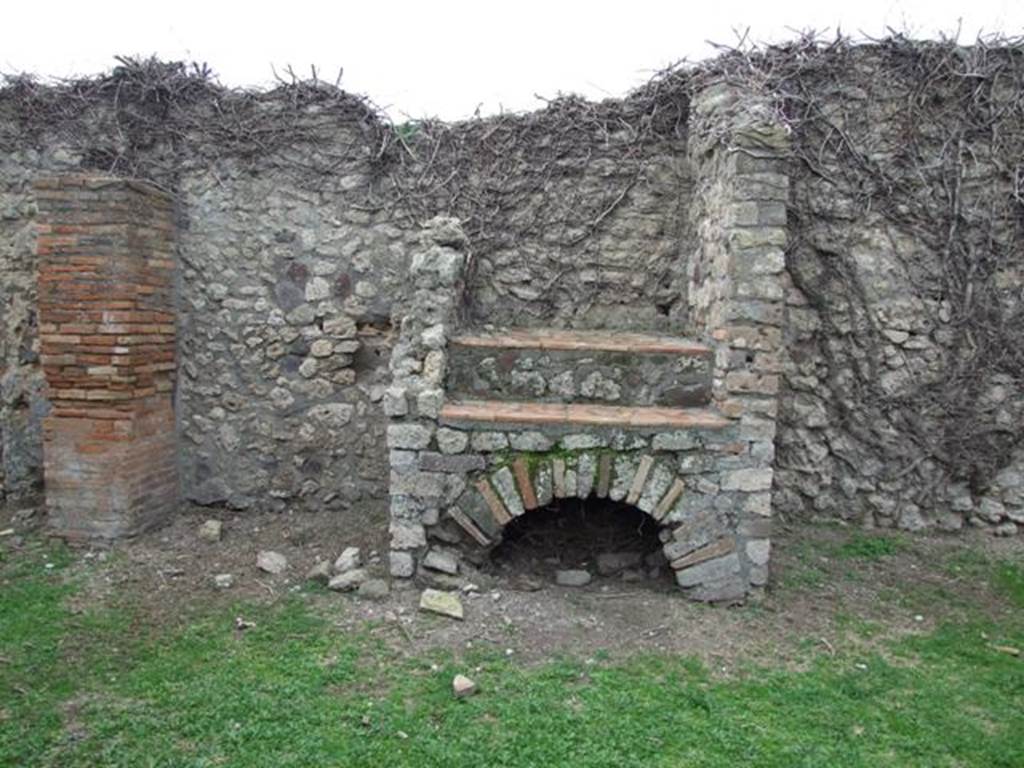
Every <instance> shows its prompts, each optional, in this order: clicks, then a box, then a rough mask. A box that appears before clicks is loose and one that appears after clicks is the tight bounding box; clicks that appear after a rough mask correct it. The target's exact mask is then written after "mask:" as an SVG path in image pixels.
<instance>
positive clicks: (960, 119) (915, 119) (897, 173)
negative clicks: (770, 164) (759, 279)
mask: <svg viewBox="0 0 1024 768" xmlns="http://www.w3.org/2000/svg"><path fill="white" fill-rule="evenodd" d="M1020 62H1021V57H1020V55H1019V51H1018V52H1017V54H1016V56H1015V55H1014V53H1013V51H1012V50H997V49H993V50H986V49H984V48H976V49H969V48H961V49H944V48H941V47H937V48H934V49H928V48H922V49H914V50H913V51H909V50H907V49H902V50H901V49H898V48H890V47H888V46H879V47H865V48H852V49H849V50H846V51H842V52H840V53H838V54H837V55H836V56H835V57H834V60H833V61H832V62H831V66H829V67H827V68H826V67H825V66H824V65H820V63H819V66H818V67H814V66H811V67H807V69H806V71H805V72H804V73H802V74H800V75H799V76H798V77H794V78H793V79H792V80H790V81H788V82H787V83H786V88H787V90H788V91H789V92H790V93H793V92H797V91H798V92H802V93H806V94H811V95H812V96H811V98H810V99H804V100H803V101H804V104H803V105H800V104H796V103H793V102H789V103H787V102H785V101H784V100H781V101H780V106H779V108H780V109H783V110H787V111H788V116H789V117H791V118H792V119H794V120H795V121H798V124H799V129H798V130H797V132H796V133H795V136H794V141H795V143H796V152H795V157H794V158H793V160H792V161H791V163H790V164H789V166H788V170H789V173H790V175H791V188H792V192H791V196H790V200H789V207H790V211H791V222H790V228H789V243H790V244H789V249H788V253H787V268H788V269H787V279H788V287H787V304H788V308H787V321H786V324H785V334H784V349H785V351H786V353H787V360H786V366H785V370H784V377H783V394H782V398H781V404H782V411H781V414H780V420H779V425H780V434H779V437H778V440H777V449H778V458H777V461H776V506H777V509H778V510H779V511H781V512H783V513H786V514H790V515H799V516H805V517H821V518H826V519H827V518H835V517H838V518H842V519H846V520H850V521H854V522H857V523H859V524H863V525H867V526H882V527H890V526H898V527H901V528H905V529H911V530H913V529H918V528H922V527H931V526H937V527H940V528H942V529H947V530H955V529H958V528H960V527H961V526H962V525H963V524H964V522H965V521H966V522H974V523H977V524H980V525H983V526H992V527H993V529H994V530H998V531H999V532H1001V533H1012V532H1015V530H1016V529H1015V527H1014V525H1012V524H1008V523H1009V521H1010V517H1011V514H1010V512H1009V511H1008V509H1009V508H1007V507H1004V499H1006V498H1017V496H1018V495H1019V481H1020V473H1019V464H1020V458H1019V457H1020V453H1021V452H1020V449H1019V448H1018V449H1017V451H1016V454H1015V455H1016V456H1017V457H1018V458H1017V459H1016V462H1013V461H1011V457H1012V456H1013V455H1014V445H1015V444H1016V445H1018V446H1019V445H1020V440H1021V434H1022V433H1021V425H1022V424H1024V380H1022V377H1021V372H1022V370H1024V367H1022V366H1021V362H1022V360H1024V357H1022V356H1021V354H1020V351H1019V349H1020V348H1019V344H1018V343H1017V341H1016V339H1019V337H1020V332H1021V330H1022V329H1024V323H1022V317H1024V315H1022V307H1024V303H1022V294H1021V286H1022V284H1024V262H1022V259H1021V253H1024V232H1022V226H1021V225H1022V222H1024V206H1022V201H1021V197H1020V179H1021V176H1020V173H1021V166H1020V157H1021V156H1022V155H1021V153H1022V152H1024V130H1022V124H1021V117H1022V112H1021V107H1020V104H1019V101H1020V99H1019V96H1020V87H1021V82H1022V71H1021V66H1020ZM958 72H973V73H974V76H973V79H969V81H968V79H965V78H963V77H960V76H959V75H957V74H955V73H958ZM811 99H813V102H812V101H811ZM807 104H811V105H812V106H811V107H809V108H808V107H807V106H806V105H807ZM808 110H810V113H808ZM1008 463H1009V464H1010V467H1007V464H1008ZM1014 465H1016V466H1017V467H1018V469H1013V468H1012V467H1013V466H1014ZM1013 486H1016V487H1017V489H1018V490H1016V491H1013V490H1008V488H1009V487H1013ZM1018 503H1019V500H1018ZM1012 516H1015V517H1017V518H1018V519H1019V512H1013V513H1012Z"/></svg>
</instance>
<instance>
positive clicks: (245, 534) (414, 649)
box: [0, 508, 1024, 674]
mask: <svg viewBox="0 0 1024 768" xmlns="http://www.w3.org/2000/svg"><path fill="white" fill-rule="evenodd" d="M380 514H381V512H380V510H372V509H368V510H367V515H368V516H372V517H376V516H378V515H380ZM345 517H346V520H351V515H346V516H345ZM36 518H38V515H37V516H36ZM209 518H218V519H221V520H222V522H223V523H224V536H223V539H222V540H221V541H219V542H213V543H211V542H206V541H203V540H201V539H200V537H199V535H198V529H199V526H200V525H201V524H202V522H203V521H204V520H206V519H209ZM3 519H4V521H5V522H4V523H3V524H0V528H5V527H7V526H8V525H9V524H10V521H11V518H10V517H9V516H5V517H4V518H3ZM18 525H19V526H20V529H19V533H18V535H16V536H8V537H6V538H5V539H4V540H2V543H0V546H3V547H6V548H10V549H18V548H21V547H27V546H31V545H32V542H33V541H35V542H37V541H38V540H39V537H40V536H41V535H42V534H41V533H40V532H38V531H37V532H35V533H33V532H31V531H29V532H26V531H24V530H21V529H22V528H24V527H25V525H24V522H23V521H22V522H21V523H18ZM376 528H377V526H366V527H365V528H363V530H364V531H365V530H367V529H376ZM383 544H384V542H383V540H382V537H367V536H366V535H365V533H364V534H362V535H360V534H359V533H354V532H353V531H352V530H351V524H350V523H343V522H342V521H340V520H339V519H338V518H337V517H333V518H332V516H331V515H329V514H326V513H317V514H312V513H296V514H253V513H232V512H227V511H223V510H209V509H198V508H194V509H189V510H186V511H183V512H182V513H181V514H179V515H178V516H177V517H176V518H175V519H174V520H173V521H172V522H171V523H170V524H169V525H168V526H166V527H164V528H162V529H160V530H157V531H154V532H151V533H149V534H146V535H144V536H141V537H139V538H137V539H135V540H133V541H130V542H120V543H117V544H115V545H113V546H111V547H110V548H106V549H99V548H91V549H90V548H82V549H76V550H75V551H74V560H75V562H74V564H73V565H72V566H71V567H70V568H69V569H68V574H69V578H72V579H76V580H78V582H79V583H81V584H83V585H84V586H83V588H82V589H81V590H79V591H78V593H77V594H76V595H75V596H74V597H73V598H72V600H71V603H70V606H69V607H70V608H71V610H72V611H73V612H79V611H85V610H88V609H90V608H95V607H98V606H104V605H108V606H117V607H126V608H130V609H131V610H133V611H134V612H135V613H136V615H137V617H138V618H137V624H138V628H139V630H140V631H143V632H144V631H158V630H159V631H165V630H166V629H168V628H173V627H175V626H178V625H184V624H186V623H188V622H189V621H190V620H191V619H192V618H193V617H196V616H199V615H202V614H204V613H208V612H209V611H210V610H211V609H216V608H217V607H224V606H228V605H232V606H238V607H239V610H241V611H244V609H245V606H246V605H248V604H253V603H255V604H260V605H266V604H269V603H272V602H274V601H277V600H281V599H282V598H285V597H288V596H299V597H301V598H302V599H304V600H307V601H309V603H310V604H311V605H312V606H313V607H314V609H315V610H316V611H317V612H318V613H320V614H321V615H322V616H324V617H325V619H326V620H327V621H328V622H329V623H331V624H332V625H334V626H335V627H337V628H338V629H339V630H340V631H346V632H370V633H372V634H373V635H374V636H376V637H378V638H379V640H380V641H381V642H382V643H384V644H386V645H387V646H389V647H391V648H393V649H395V650H397V651H399V652H402V653H408V654H420V653H429V652H431V651H436V650H437V649H446V650H449V651H451V652H454V653H455V654H456V655H462V654H463V653H465V652H467V651H471V650H479V649H481V648H491V649H496V650H498V651H499V652H502V653H507V654H508V655H510V656H512V657H514V658H517V659H521V660H524V661H526V662H535V661H542V660H547V659H551V658H553V657H558V656H573V657H584V658H587V657H594V656H608V657H619V656H624V655H626V654H632V653H637V652H672V653H682V654H688V655H693V656H696V657H698V658H700V659H701V660H703V661H704V662H705V663H707V664H708V666H709V668H710V669H712V670H713V671H714V672H716V673H719V674H732V673H734V672H737V671H739V670H741V669H742V667H743V666H745V665H747V664H750V663H755V664H756V663H770V664H772V665H786V666H795V667H799V666H801V665H802V664H803V663H805V661H806V660H807V659H808V658H809V657H811V656H813V655H814V653H817V652H820V651H821V650H824V651H826V652H831V653H839V652H841V651H849V650H851V649H863V650H864V651H865V652H867V651H868V650H871V649H873V648H875V647H877V646H878V645H879V644H880V643H879V641H881V640H887V639H891V638H893V637H899V636H903V635H908V634H913V633H918V632H923V631H928V630H931V629H933V628H934V627H935V626H937V625H939V624H940V623H942V622H943V621H945V620H949V619H957V618H962V617H963V616H965V615H966V614H968V613H971V614H972V615H977V614H979V613H980V615H984V616H988V617H990V618H993V619H998V618H999V617H1000V616H1002V615H1005V614H1006V613H1007V612H1009V611H1010V610H1012V608H1011V607H1010V606H1009V604H1008V603H1007V602H1005V600H1003V599H1002V598H1001V597H1000V596H999V595H998V594H997V593H996V592H995V591H993V589H992V588H991V586H990V585H989V584H988V582H987V580H986V576H987V574H989V573H990V571H991V565H992V564H994V563H996V562H998V561H1011V562H1017V563H1022V562H1024V539H1022V538H1020V537H1017V538H1009V539H997V538H993V537H991V536H989V535H987V534H985V533H983V532H980V531H974V530H968V531H965V532H964V533H962V534H959V535H955V536H954V535H940V534H914V535H910V534H904V533H901V532H895V531H887V532H884V533H877V532H862V531H859V530H856V529H851V528H845V527H839V526H835V525H814V524H789V525H784V526H780V527H779V528H778V529H777V533H776V536H775V538H774V545H773V546H774V549H773V553H772V557H773V559H772V577H771V586H770V588H769V589H768V590H767V592H766V593H765V595H764V596H763V597H761V598H760V599H758V600H756V601H752V602H750V603H748V604H747V605H746V606H742V607H737V608H723V607H711V606H705V605H699V604H694V603H691V602H689V601H687V600H685V599H684V598H683V596H682V595H681V594H680V593H679V592H678V591H675V590H670V589H666V588H665V587H664V584H663V583H662V582H660V581H657V580H655V581H651V580H649V579H648V580H644V581H642V582H633V581H624V580H623V579H622V578H621V576H608V577H596V578H595V579H594V581H593V582H592V583H591V584H589V585H588V586H586V587H583V588H573V587H560V586H557V585H555V584H554V583H553V581H552V578H551V573H550V565H551V564H550V563H547V564H546V565H545V564H544V563H543V562H541V565H542V566H543V567H538V568H537V570H536V571H535V572H533V573H525V574H524V573H516V574H514V577H513V574H510V573H509V571H508V570H507V569H506V570H502V569H501V568H499V567H496V568H493V569H489V571H475V572H472V573H465V574H463V575H461V576H459V577H456V578H455V579H454V580H452V581H451V582H449V583H447V584H446V586H448V587H451V588H460V587H466V586H467V585H469V584H474V585H475V586H476V589H473V590H471V591H468V592H463V593H462V600H463V603H464V605H465V612H466V618H465V620H464V621H461V622H460V621H453V620H450V619H447V618H443V617H439V616H434V615H430V614H425V613H423V612H420V611H419V610H418V609H417V603H418V599H419V594H420V588H419V587H420V586H422V585H418V586H417V585H412V584H408V583H404V584H403V583H398V582H396V583H394V584H393V585H392V586H393V591H392V593H391V595H390V596H389V597H388V598H387V599H385V600H381V601H370V600H362V599H359V598H357V597H355V596H352V595H347V594H335V593H332V592H327V591H325V590H323V589H322V588H318V587H314V586H312V585H311V584H310V583H309V582H307V581H306V580H305V578H304V577H305V573H306V571H307V570H308V569H309V567H310V566H312V565H313V563H314V562H316V561H317V560H333V559H334V558H335V557H337V555H338V554H339V553H340V552H341V550H342V549H343V548H344V547H346V546H350V545H357V546H361V547H363V550H364V553H367V554H368V553H370V552H373V551H379V552H381V553H383V552H384V549H383ZM265 549H269V550H274V551H277V552H280V553H281V554H283V555H285V557H287V559H288V568H287V569H286V570H285V572H284V573H282V574H280V575H277V576H272V575H270V574H267V573H263V572H262V571H260V570H258V569H257V568H256V554H257V552H259V551H260V550H265ZM516 562H518V563H520V564H521V563H522V562H523V560H522V558H521V553H520V558H519V559H518V560H517V561H516ZM371 570H374V571H377V574H378V575H383V574H384V573H385V571H386V567H385V564H384V563H383V562H379V563H377V564H375V565H371ZM223 573H230V574H232V576H233V577H234V584H233V586H232V587H230V588H229V589H219V588H217V587H216V586H215V585H214V582H213V577H214V576H215V575H216V574H223Z"/></svg>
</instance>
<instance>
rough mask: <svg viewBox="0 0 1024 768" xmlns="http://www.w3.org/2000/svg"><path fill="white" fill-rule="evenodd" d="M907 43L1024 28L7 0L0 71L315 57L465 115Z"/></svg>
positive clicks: (678, 2)
mask: <svg viewBox="0 0 1024 768" xmlns="http://www.w3.org/2000/svg"><path fill="white" fill-rule="evenodd" d="M837 25H838V26H839V27H841V29H842V30H843V31H846V32H851V33H858V32H862V33H866V34H869V35H871V36H879V35H881V34H883V33H884V32H885V30H886V27H894V28H896V29H900V30H906V31H908V32H910V33H913V34H914V36H917V37H934V36H936V35H937V34H939V33H942V32H946V33H953V32H955V31H956V29H957V28H958V27H960V28H961V30H962V31H961V40H973V39H974V38H975V37H976V35H977V33H978V32H979V31H983V32H1002V33H1004V34H1009V35H1019V34H1021V33H1024V2H1022V0H972V1H971V2H969V3H965V2H962V0H961V2H949V1H948V0H930V1H929V0H845V2H840V3H832V2H829V1H828V0H775V2H767V0H765V1H763V2H737V1H736V0H702V1H701V2H689V3H688V2H685V1H684V0H667V1H665V2H652V1H650V0H626V1H625V2H607V1H602V0H591V1H590V2H575V1H572V2H568V1H566V2H559V0H547V2H537V1H536V0H505V2H501V3H495V2H486V1H485V0H477V1H476V2H458V1H456V0H419V2H404V1H403V0H359V1H358V2H345V1H344V0H335V1H334V2H307V1H304V0H278V2H274V3H270V2H266V0H237V1H236V2H225V1H224V0H221V2H217V0H206V1H205V2H198V1H197V0H171V1H170V2H160V3H146V2H140V1H139V0H133V1H132V2H120V1H118V0H73V1H70V2H69V1H68V0H45V1H44V2H37V3H30V2H17V1H13V0H12V2H9V3H5V7H4V9H3V13H2V14H0V71H2V72H5V73H14V72H35V73H37V74H42V75H53V76H66V75H71V74H92V73H96V72H99V71H102V70H106V69H109V68H110V67H112V66H113V65H114V64H115V62H114V61H113V56H114V55H115V54H143V55H149V54H154V53H155V54H157V55H159V56H160V57H161V58H165V59H176V60H181V59H184V60H189V61H192V60H195V61H201V62H202V61H205V62H207V63H208V64H210V65H211V66H212V68H213V69H214V71H215V72H217V73H218V75H219V76H220V80H221V81H222V82H223V83H225V84H227V85H267V84H269V83H270V82H271V81H272V79H273V74H272V69H271V66H272V65H273V66H275V67H277V68H278V70H279V71H280V70H282V69H283V67H284V66H285V65H289V64H290V65H291V66H292V67H293V68H294V69H295V70H296V71H297V72H298V73H300V74H306V73H308V72H309V71H310V66H311V65H315V66H316V67H317V68H318V70H319V72H320V75H321V77H322V78H323V79H326V80H331V81H333V80H334V79H335V77H336V75H337V72H338V69H339V67H344V76H343V78H342V87H344V88H345V89H346V90H349V91H353V92H357V93H365V94H367V95H369V96H370V97H371V98H372V99H373V100H374V101H375V102H376V103H377V104H378V105H380V106H382V107H385V108H387V110H388V111H389V112H390V114H391V115H392V116H393V117H395V118H401V117H403V116H412V117H423V116H439V117H442V118H446V119H455V118H460V117H465V116H468V115H470V114H472V113H473V111H474V110H475V109H477V107H478V106H479V107H480V109H481V111H482V112H483V113H489V112H496V111H498V110H500V109H505V110H523V109H534V108H537V107H539V106H541V105H542V104H541V102H540V101H538V100H537V98H536V94H540V95H542V96H546V97H551V96H555V95H556V94H558V93H559V92H566V93H568V92H574V93H582V94H584V95H586V96H588V97H590V98H602V97H604V96H619V95H622V94H623V93H625V92H626V91H627V90H629V89H630V88H632V87H634V86H636V85H639V84H640V83H642V82H644V81H645V80H647V79H648V78H649V77H650V76H651V74H653V72H655V71H657V70H658V69H661V68H663V67H664V66H665V65H667V64H669V63H672V62H674V61H677V60H679V59H682V58H689V59H701V58H706V57H707V56H709V55H710V54H711V53H712V50H711V48H710V46H709V45H708V44H707V41H708V40H711V41H715V42H725V43H734V42H735V41H736V39H737V36H736V33H735V31H734V30H740V31H742V30H744V29H747V28H749V29H750V37H751V38H752V39H756V40H762V41H764V40H768V41H772V40H782V39H786V38H787V37H791V36H792V33H791V32H790V31H787V30H788V29H807V28H814V29H819V30H820V29H829V30H831V31H832V32H834V31H835V29H836V27H837Z"/></svg>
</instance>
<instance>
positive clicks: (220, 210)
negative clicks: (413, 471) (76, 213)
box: [179, 133, 407, 524]
mask: <svg viewBox="0 0 1024 768" xmlns="http://www.w3.org/2000/svg"><path fill="white" fill-rule="evenodd" d="M351 138H352V137H351V136H347V135H345V134H344V133H342V134H341V135H340V137H339V139H338V140H339V142H340V143H341V144H342V145H344V144H345V143H346V142H347V141H350V140H351ZM345 170H347V172H348V173H347V175H343V176H341V177H340V179H339V180H336V181H335V182H333V183H332V190H331V194H330V196H329V197H328V198H327V202H325V199H324V197H323V195H322V193H319V192H312V191H308V190H304V189H302V188H301V187H299V186H297V185H296V184H294V183H286V178H282V176H281V175H280V174H278V173H275V172H274V171H273V170H271V169H269V168H268V169H265V170H263V171H260V172H258V173H256V174H252V173H248V172H245V171H244V170H242V169H240V168H238V167H237V166H234V165H231V164H225V166H222V167H219V168H217V169H215V173H203V174H189V175H188V176H186V177H185V178H183V179H182V181H181V193H180V194H181V196H182V200H183V208H184V210H185V214H186V217H187V218H186V220H185V222H184V223H183V228H182V233H181V237H180V240H181V246H180V253H181V261H182V267H183V270H182V286H181V329H182V334H181V335H182V339H181V362H182V364H181V368H182V370H181V387H180V396H179V416H180V419H181V429H182V434H183V437H184V439H185V446H186V449H185V457H184V458H185V460H184V471H185V487H186V493H187V495H188V497H189V498H191V499H194V500H195V501H198V502H200V503H202V504H223V503H226V504H229V505H231V506H233V507H236V508H248V507H252V506H259V507H261V508H265V509H266V508H276V509H283V508H285V507H286V506H289V507H295V508H303V507H306V508H323V507H326V508H332V509H341V508H345V507H347V506H348V505H350V504H352V503H354V502H356V501H358V500H361V499H367V498H372V497H375V496H377V497H379V496H380V495H381V490H382V488H383V487H384V485H385V484H386V482H387V469H386V461H387V454H386V450H385V448H384V416H383V414H382V413H381V411H380V398H381V395H382V392H383V388H384V386H385V384H386V382H387V377H386V373H387V361H388V354H389V350H390V346H391V344H392V331H391V324H390V315H391V312H392V309H393V307H394V306H396V305H397V306H401V304H402V302H403V297H404V296H405V295H406V293H407V291H406V289H405V287H404V274H403V273H404V270H405V264H406V261H407V256H406V246H405V241H404V235H403V232H402V230H400V229H399V228H397V227H395V226H393V225H390V224H387V223H386V221H385V222H383V223H381V222H379V221H377V220H375V219H374V218H373V217H372V216H370V215H369V214H366V213H363V212H360V211H357V210H354V209H353V208H352V207H351V201H350V198H349V197H348V195H347V193H346V192H345V191H344V189H343V187H345V186H350V185H353V184H356V183H358V182H360V181H361V180H362V178H363V177H362V176H360V172H361V171H364V170H365V169H363V168H362V167H361V166H360V165H359V164H358V163H354V164H353V166H351V167H347V168H346V169H345ZM380 522H381V524H383V521H380Z"/></svg>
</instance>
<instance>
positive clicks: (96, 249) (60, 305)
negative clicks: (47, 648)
mask: <svg viewBox="0 0 1024 768" xmlns="http://www.w3.org/2000/svg"><path fill="white" fill-rule="evenodd" d="M35 194H36V199H37V202H38V205H39V223H38V225H37V255H38V257H39V277H38V286H39V339H40V362H41V365H42V368H43V372H44V374H45V376H46V382H47V386H48V389H49V398H50V401H51V403H52V409H51V411H50V414H49V415H48V417H47V418H46V420H45V421H44V424H43V456H44V459H43V462H44V477H45V487H46V503H47V507H48V510H49V520H50V525H51V526H52V527H53V529H54V531H55V532H56V533H57V534H58V535H61V536H65V537H67V538H69V539H83V538H96V537H98V538H116V537H119V536H128V535H133V534H136V533H139V532H140V531H142V530H145V529H147V528H150V527H153V526H155V525H157V524H159V523H160V522H161V521H162V520H163V519H164V518H165V517H166V515H167V514H168V513H169V512H171V511H172V510H173V509H174V507H175V506H176V504H177V501H178V496H179V482H178V457H177V442H176V438H175V419H174V408H173V399H172V390H173V387H174V373H175V337H176V334H175V314H174V301H173V292H174V224H173V208H172V202H171V200H170V198H169V197H168V196H166V195H165V194H163V193H162V192H160V191H159V190H157V189H155V188H153V187H150V186H148V185H144V184H140V183H137V182H133V181H129V180H124V179H107V178H96V177H88V176H62V177H60V178H55V179H41V180H39V181H37V182H36V184H35Z"/></svg>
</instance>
